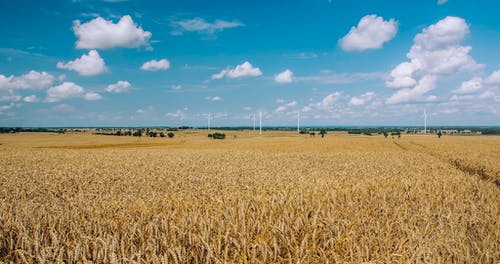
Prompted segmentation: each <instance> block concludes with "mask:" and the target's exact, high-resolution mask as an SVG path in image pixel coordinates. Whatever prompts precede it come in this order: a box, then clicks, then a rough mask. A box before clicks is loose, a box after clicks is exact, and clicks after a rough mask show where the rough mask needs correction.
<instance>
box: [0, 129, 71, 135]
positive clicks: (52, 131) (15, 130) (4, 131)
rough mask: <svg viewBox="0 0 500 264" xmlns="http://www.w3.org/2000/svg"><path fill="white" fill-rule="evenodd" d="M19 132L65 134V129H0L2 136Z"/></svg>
mask: <svg viewBox="0 0 500 264" xmlns="http://www.w3.org/2000/svg"><path fill="white" fill-rule="evenodd" d="M19 132H44V133H65V132H66V129H64V128H45V127H36V128H24V127H0V134H6V133H19Z"/></svg>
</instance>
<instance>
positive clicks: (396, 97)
mask: <svg viewBox="0 0 500 264" xmlns="http://www.w3.org/2000/svg"><path fill="white" fill-rule="evenodd" d="M468 33H469V25H467V23H466V22H465V20H463V19H462V18H459V17H450V16H449V17H446V18H444V19H442V20H440V21H439V22H437V23H436V24H433V25H431V26H429V27H427V28H425V29H424V30H423V31H422V33H419V34H417V35H416V36H415V38H414V40H413V42H414V43H413V46H412V47H411V49H410V51H409V52H408V54H407V55H406V56H407V58H408V59H409V61H406V62H402V63H401V64H399V65H398V66H396V67H395V68H394V69H393V70H392V72H391V73H390V76H389V78H388V80H387V81H386V85H387V87H389V88H395V89H400V90H398V91H397V92H396V93H394V94H393V95H392V96H391V97H390V98H389V99H388V100H387V103H389V104H397V103H403V102H411V101H426V100H427V99H426V98H429V97H425V96H424V95H425V94H426V93H427V92H429V91H431V90H433V89H434V88H435V87H436V82H437V81H438V79H439V78H440V77H441V76H446V75H452V74H455V73H457V72H459V71H476V70H477V69H480V68H481V67H482V65H479V64H477V63H476V62H475V60H474V59H473V58H472V57H471V56H470V55H469V52H470V51H471V49H472V48H471V47H469V46H460V45H459V44H460V42H461V41H462V40H463V39H464V38H465V36H466V35H467V34H468Z"/></svg>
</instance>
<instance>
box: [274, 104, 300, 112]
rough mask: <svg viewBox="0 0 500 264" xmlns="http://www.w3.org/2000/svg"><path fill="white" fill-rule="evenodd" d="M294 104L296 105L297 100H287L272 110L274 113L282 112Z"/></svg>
mask: <svg viewBox="0 0 500 264" xmlns="http://www.w3.org/2000/svg"><path fill="white" fill-rule="evenodd" d="M296 106H297V101H291V102H288V103H286V104H283V105H280V106H278V107H277V108H276V109H275V110H274V111H275V112H276V113H282V112H285V111H288V110H289V109H290V108H292V107H296Z"/></svg>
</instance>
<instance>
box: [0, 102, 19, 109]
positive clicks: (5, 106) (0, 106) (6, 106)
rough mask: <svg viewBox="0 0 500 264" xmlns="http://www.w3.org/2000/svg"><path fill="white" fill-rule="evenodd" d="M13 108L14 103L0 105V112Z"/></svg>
mask: <svg viewBox="0 0 500 264" xmlns="http://www.w3.org/2000/svg"><path fill="white" fill-rule="evenodd" d="M14 106H15V104H14V103H10V104H7V105H0V111H5V110H9V109H11V108H12V107H14Z"/></svg>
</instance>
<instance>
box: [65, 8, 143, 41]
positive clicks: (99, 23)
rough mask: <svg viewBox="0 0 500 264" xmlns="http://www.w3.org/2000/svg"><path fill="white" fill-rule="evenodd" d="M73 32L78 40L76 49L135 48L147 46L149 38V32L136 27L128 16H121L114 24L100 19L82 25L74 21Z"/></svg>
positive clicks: (78, 21)
mask: <svg viewBox="0 0 500 264" xmlns="http://www.w3.org/2000/svg"><path fill="white" fill-rule="evenodd" d="M73 32H74V33H75V36H76V37H77V38H78V40H77V41H76V47H77V48H79V49H110V48H114V47H123V48H137V47H140V46H149V39H150V38H151V32H148V31H144V30H143V29H142V28H141V27H140V26H138V25H136V24H135V23H134V21H133V20H132V17H130V16H129V15H126V16H123V17H122V18H121V19H120V20H119V21H118V23H116V24H115V23H113V21H111V20H105V19H103V18H101V17H97V18H95V19H93V20H91V21H89V22H87V23H83V24H82V23H81V22H80V20H75V21H74V22H73Z"/></svg>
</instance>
